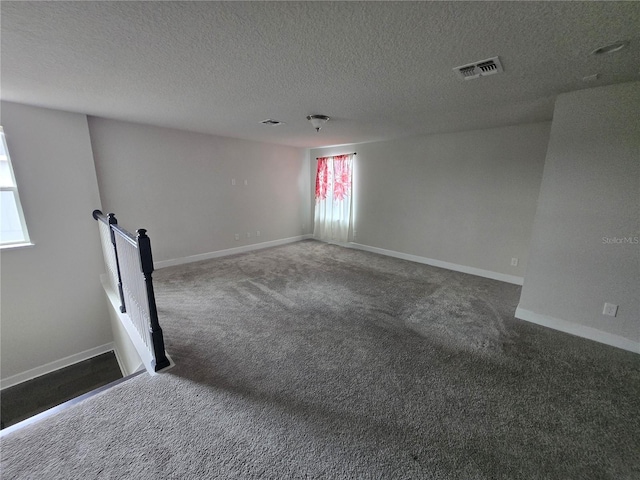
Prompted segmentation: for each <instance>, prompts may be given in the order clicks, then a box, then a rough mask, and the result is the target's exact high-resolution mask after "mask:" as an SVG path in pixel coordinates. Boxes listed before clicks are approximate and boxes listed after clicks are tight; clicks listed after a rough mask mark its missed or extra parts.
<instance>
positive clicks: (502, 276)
mask: <svg viewBox="0 0 640 480" xmlns="http://www.w3.org/2000/svg"><path fill="white" fill-rule="evenodd" d="M344 246H346V247H349V248H356V249H358V250H364V251H366V252H373V253H379V254H380V255H387V256H389V257H395V258H401V259H402V260H409V261H411V262H417V263H424V264H426V265H431V266H432V267H439V268H446V269H447V270H453V271H455V272H462V273H468V274H470V275H476V276H478V277H484V278H490V279H492V280H499V281H501V282H507V283H513V284H515V285H522V284H523V282H524V278H523V277H517V276H515V275H507V274H506V273H499V272H492V271H491V270H483V269H481V268H475V267H468V266H466V265H458V264H457V263H450V262H443V261H442V260H436V259H433V258H427V257H420V256H418V255H411V254H409V253H402V252H396V251H394V250H386V249H384V248H378V247H370V246H369V245H362V244H360V243H353V242H351V243H348V244H345V245H344Z"/></svg>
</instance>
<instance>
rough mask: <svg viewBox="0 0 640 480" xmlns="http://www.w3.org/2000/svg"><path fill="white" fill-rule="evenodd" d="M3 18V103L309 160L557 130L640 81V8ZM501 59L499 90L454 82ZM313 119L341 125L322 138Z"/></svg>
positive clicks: (75, 10)
mask: <svg viewBox="0 0 640 480" xmlns="http://www.w3.org/2000/svg"><path fill="white" fill-rule="evenodd" d="M0 8H1V13H2V19H1V21H2V30H1V39H2V44H1V62H2V63H1V68H2V70H1V75H2V77H1V80H2V83H1V87H2V88H1V91H0V93H1V97H2V98H3V99H5V100H10V101H15V102H21V103H28V104H33V105H40V106H45V107H51V108H57V109H62V110H69V111H75V112H82V113H87V114H90V115H97V116H103V117H107V118H115V119H122V120H129V121H133V122H142V123H148V124H153V125H161V126H167V127H175V128H180V129H185V130H191V131H196V132H205V133H211V134H216V135H225V136H231V137H237V138H245V139H252V140H260V141H267V142H272V143H281V144H287V145H294V146H300V147H317V146H326V145H336V144H343V143H359V142H367V141H375V140H383V139H390V138H397V137H402V136H408V135H415V134H424V133H435V132H447V131H457V130H466V129H476V128H487V127H493V126H501V125H510V124H516V123H522V122H533V121H541V120H549V119H550V118H551V116H552V111H553V102H554V99H555V96H556V95H557V94H558V93H561V92H567V91H571V90H576V89H581V88H588V87H592V86H597V85H606V84H611V83H619V82H625V81H631V80H639V79H640V65H639V63H640V36H639V34H640V31H639V30H640V2H619V3H618V2H562V3H560V2H517V3H516V2H470V3H467V2H300V3H297V2H188V3H187V2H185V3H182V2H9V1H2V2H1V7H0ZM619 39H628V40H630V45H629V47H628V48H627V49H625V50H623V51H620V52H618V53H616V54H611V55H608V56H600V57H596V56H593V55H589V52H591V51H592V50H593V49H595V48H597V47H599V46H601V45H604V44H608V43H611V42H613V41H616V40H619ZM496 55H499V56H500V59H501V61H502V64H503V67H504V69H505V72H504V73H503V74H499V75H493V76H488V77H482V78H480V79H478V80H472V81H464V80H461V79H458V78H457V77H456V75H455V74H454V72H453V71H452V68H453V67H456V66H458V65H463V64H466V63H470V62H474V61H477V60H483V59H486V58H489V57H492V56H496ZM594 73H599V74H600V78H599V79H598V80H597V81H595V82H593V83H585V82H583V81H582V77H584V76H586V75H591V74H594ZM313 113H318V114H325V115H329V116H331V118H332V120H331V121H330V122H329V123H328V124H327V125H326V126H325V128H323V129H322V130H321V131H320V133H318V134H316V133H315V131H314V130H313V129H312V128H311V125H309V123H308V122H307V121H306V120H305V117H306V115H308V114H313ZM267 118H273V119H276V120H280V121H283V122H286V125H283V126H278V127H268V126H264V125H261V124H260V123H259V122H260V121H261V120H264V119H267Z"/></svg>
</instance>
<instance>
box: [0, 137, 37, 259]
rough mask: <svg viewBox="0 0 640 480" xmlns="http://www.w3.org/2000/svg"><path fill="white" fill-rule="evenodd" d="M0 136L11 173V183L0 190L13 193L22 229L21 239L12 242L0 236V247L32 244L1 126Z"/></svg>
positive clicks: (0, 187) (0, 186)
mask: <svg viewBox="0 0 640 480" xmlns="http://www.w3.org/2000/svg"><path fill="white" fill-rule="evenodd" d="M0 137H1V139H2V146H3V147H4V152H5V154H6V156H7V163H8V164H9V174H10V175H11V182H12V184H13V185H11V186H2V185H0V191H2V192H12V193H13V200H14V202H15V204H16V209H17V211H18V219H19V220H20V227H21V229H22V236H23V239H22V240H17V241H13V242H2V238H0V249H5V248H15V247H22V246H29V245H33V243H32V242H31V237H30V236H29V229H28V228H27V221H26V220H25V217H24V210H23V209H22V202H21V201H20V193H19V192H18V183H17V182H16V175H15V172H14V171H13V164H12V163H11V154H10V153H9V148H8V147H7V138H6V135H5V133H4V128H3V127H2V126H0Z"/></svg>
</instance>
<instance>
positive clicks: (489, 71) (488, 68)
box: [453, 57, 504, 80]
mask: <svg viewBox="0 0 640 480" xmlns="http://www.w3.org/2000/svg"><path fill="white" fill-rule="evenodd" d="M453 70H454V71H455V72H458V75H460V77H462V78H464V79H465V80H471V79H472V78H478V77H483V76H485V75H493V74H494V73H500V72H504V70H503V69H502V65H501V64H500V59H499V58H498V57H492V58H487V59H486V60H481V61H479V62H475V63H469V64H467V65H462V66H460V67H456V68H454V69H453Z"/></svg>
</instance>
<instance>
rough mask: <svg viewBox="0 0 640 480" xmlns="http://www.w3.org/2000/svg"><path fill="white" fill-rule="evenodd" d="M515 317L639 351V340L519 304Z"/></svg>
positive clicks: (613, 345) (634, 351)
mask: <svg viewBox="0 0 640 480" xmlns="http://www.w3.org/2000/svg"><path fill="white" fill-rule="evenodd" d="M516 318H519V319H520V320H524V321H526V322H531V323H536V324H538V325H542V326H543V327H548V328H553V329H554V330H559V331H561V332H564V333H569V334H571V335H575V336H576V337H582V338H587V339H589V340H593V341H595V342H599V343H604V344H605V345H611V346H612V347H617V348H621V349H623V350H628V351H630V352H633V353H640V342H634V341H633V340H629V339H628V338H625V337H621V336H619V335H614V334H613V333H607V332H603V331H602V330H598V329H597V328H593V327H587V326H586V325H580V324H578V323H573V322H568V321H566V320H561V319H559V318H555V317H550V316H548V315H542V314H540V313H536V312H532V311H531V310H527V309H524V308H521V307H520V305H518V308H516Z"/></svg>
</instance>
